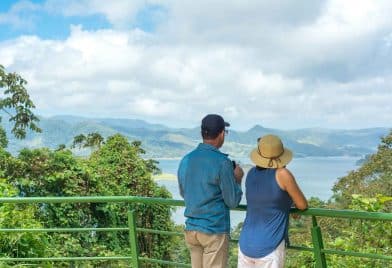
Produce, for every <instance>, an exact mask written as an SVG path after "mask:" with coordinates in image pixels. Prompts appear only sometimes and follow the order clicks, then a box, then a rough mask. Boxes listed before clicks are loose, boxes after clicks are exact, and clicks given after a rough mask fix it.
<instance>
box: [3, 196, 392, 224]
mask: <svg viewBox="0 0 392 268" xmlns="http://www.w3.org/2000/svg"><path fill="white" fill-rule="evenodd" d="M108 202H125V203H144V204H161V205H169V206H184V205H185V204H184V201H183V200H174V199H167V198H157V197H142V196H78V197H69V196H67V197H2V198H0V203H13V204H27V203H108ZM234 210H240V211H244V210H246V205H240V206H239V207H238V208H236V209H234ZM290 212H291V213H295V214H301V215H309V216H323V217H332V218H349V219H365V220H386V221H392V213H382V212H366V211H353V210H335V209H323V208H309V209H307V210H305V211H300V210H298V209H291V211H290Z"/></svg>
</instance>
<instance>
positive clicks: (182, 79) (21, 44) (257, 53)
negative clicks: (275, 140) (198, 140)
mask: <svg viewBox="0 0 392 268" xmlns="http://www.w3.org/2000/svg"><path fill="white" fill-rule="evenodd" d="M390 14H392V3H391V2H390V1H371V0H358V1H351V0H346V1H340V0H328V1H326V0H325V1H322V0H319V1H288V0H287V1H275V2H271V1H224V0H214V1H207V0H199V1H191V0H183V1H175V0H166V1H163V0H133V1H128V0H116V1H99V0H40V1H31V0H23V1H17V0H15V1H9V0H5V1H4V0H2V1H0V64H2V65H4V66H5V67H6V69H7V70H8V71H10V72H11V71H12V72H17V73H19V74H21V75H22V76H23V77H24V78H25V79H26V80H27V81H28V82H29V84H28V90H29V92H30V95H31V97H32V98H33V100H34V102H35V104H36V106H37V112H38V113H39V114H40V115H42V116H52V115H57V114H73V115H81V116H86V117H120V118H138V119H144V120H147V121H149V122H153V123H162V124H166V125H169V126H173V127H193V126H197V125H199V123H200V119H201V118H202V117H203V116H204V115H205V114H206V113H220V114H222V115H223V116H224V117H225V118H226V119H227V120H228V121H230V122H231V123H232V126H233V128H235V129H242V130H245V129H248V128H250V127H252V126H254V125H256V124H260V125H263V126H266V127H273V128H283V129H293V128H306V127H323V128H367V127H377V126H383V127H390V126H391V122H392V116H391V114H392V105H391V103H390V100H391V99H392V64H391V62H392V21H391V20H390Z"/></svg>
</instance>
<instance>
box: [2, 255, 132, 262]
mask: <svg viewBox="0 0 392 268" xmlns="http://www.w3.org/2000/svg"><path fill="white" fill-rule="evenodd" d="M130 259H132V257H124V256H110V257H51V258H49V257H48V258H0V262H1V261H4V262H13V261H15V262H24V261H100V260H130Z"/></svg>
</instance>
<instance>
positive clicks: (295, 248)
mask: <svg viewBox="0 0 392 268" xmlns="http://www.w3.org/2000/svg"><path fill="white" fill-rule="evenodd" d="M287 248H288V249H294V250H303V251H312V252H313V250H314V249H313V248H309V247H304V246H291V245H290V246H288V247H287Z"/></svg>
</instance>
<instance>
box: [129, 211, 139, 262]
mask: <svg viewBox="0 0 392 268" xmlns="http://www.w3.org/2000/svg"><path fill="white" fill-rule="evenodd" d="M128 228H129V244H130V246H131V255H132V260H131V264H132V266H131V267H132V268H139V251H138V247H137V234H136V221H135V212H134V211H128Z"/></svg>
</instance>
